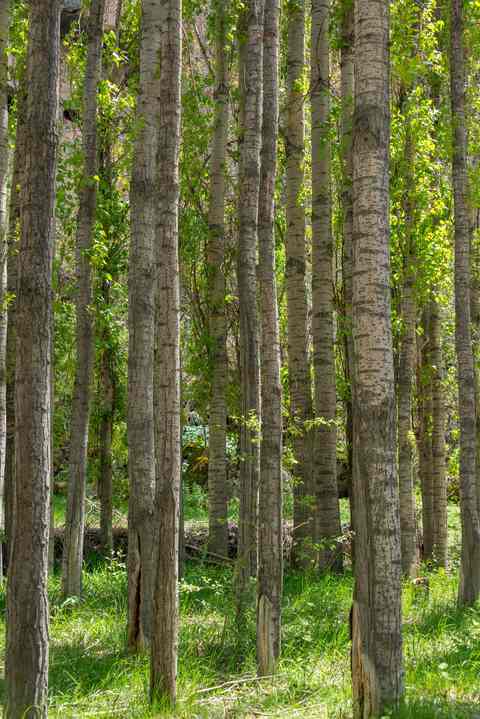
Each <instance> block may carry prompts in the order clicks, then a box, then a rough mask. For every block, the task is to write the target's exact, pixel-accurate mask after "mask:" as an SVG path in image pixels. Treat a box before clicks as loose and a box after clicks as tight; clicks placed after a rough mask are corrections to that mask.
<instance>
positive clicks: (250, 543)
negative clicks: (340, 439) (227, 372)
mask: <svg viewBox="0 0 480 719" xmlns="http://www.w3.org/2000/svg"><path fill="white" fill-rule="evenodd" d="M263 14H264V2H263V0H249V2H247V3H246V5H245V9H244V19H245V33H244V35H245V39H244V45H243V48H242V53H243V61H242V63H241V76H240V92H241V96H242V116H243V117H242V119H243V122H242V127H241V132H242V142H241V146H240V168H239V204H238V214H239V236H238V268H237V272H238V292H239V302H240V377H241V402H242V426H241V431H240V454H241V463H240V478H239V485H240V517H239V538H238V560H237V570H236V601H237V607H236V611H237V623H238V628H239V630H240V629H241V627H243V623H244V621H245V616H244V609H245V602H246V601H247V591H248V587H249V582H250V575H252V574H254V573H255V572H256V566H257V562H256V558H257V508H258V502H257V495H258V480H259V471H260V453H259V442H258V438H259V434H260V427H259V422H260V367H259V336H258V335H259V323H258V310H257V274H256V273H257V234H258V227H257V223H258V201H259V188H260V148H261V134H262V58H263Z"/></svg>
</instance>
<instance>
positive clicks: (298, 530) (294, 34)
mask: <svg viewBox="0 0 480 719" xmlns="http://www.w3.org/2000/svg"><path fill="white" fill-rule="evenodd" d="M287 22H288V48H287V128H286V139H285V143H286V148H285V149H286V162H287V188H286V189H287V207H286V215H287V235H286V278H285V283H286V291H287V332H288V377H289V387H290V421H291V423H292V425H293V454H294V458H295V462H296V464H295V467H294V470H293V474H294V485H293V527H294V529H293V548H292V560H293V562H294V563H295V564H297V565H298V566H304V567H306V566H311V565H312V564H313V562H314V561H315V554H316V553H315V551H314V547H313V517H314V514H315V498H314V494H315V491H314V487H313V478H312V454H313V439H314V436H313V435H314V432H313V431H312V430H311V429H309V428H308V427H307V424H306V423H308V422H309V421H311V420H312V392H311V385H310V367H309V360H308V302H307V278H306V246H305V207H304V204H303V201H302V192H303V181H304V170H303V167H304V152H305V118H304V111H303V107H304V102H305V98H304V93H303V90H302V80H303V73H304V65H305V3H304V0H298V2H294V3H288V5H287Z"/></svg>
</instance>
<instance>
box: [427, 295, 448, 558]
mask: <svg viewBox="0 0 480 719" xmlns="http://www.w3.org/2000/svg"><path fill="white" fill-rule="evenodd" d="M430 347H431V361H432V458H433V465H432V483H433V516H434V532H433V554H434V557H435V561H436V563H437V564H438V565H439V566H440V567H444V568H446V566H447V552H448V515H447V477H446V448H445V421H446V408H445V399H444V388H443V359H442V322H441V315H440V306H439V304H438V302H437V301H436V300H432V302H431V311H430Z"/></svg>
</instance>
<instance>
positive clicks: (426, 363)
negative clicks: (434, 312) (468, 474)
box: [417, 307, 434, 561]
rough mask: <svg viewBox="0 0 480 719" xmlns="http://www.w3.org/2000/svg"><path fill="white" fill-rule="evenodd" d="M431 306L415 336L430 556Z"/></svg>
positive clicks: (428, 553)
mask: <svg viewBox="0 0 480 719" xmlns="http://www.w3.org/2000/svg"><path fill="white" fill-rule="evenodd" d="M430 323H431V317H430V307H427V308H426V309H425V310H424V312H423V317H422V328H423V334H422V335H420V336H419V337H418V338H417V406H418V428H417V446H418V472H419V477H420V487H421V491H422V527H423V559H424V560H425V561H431V560H433V548H434V514H433V444H432V424H433V403H432V402H433V396H432V369H431V339H430V337H431V332H430Z"/></svg>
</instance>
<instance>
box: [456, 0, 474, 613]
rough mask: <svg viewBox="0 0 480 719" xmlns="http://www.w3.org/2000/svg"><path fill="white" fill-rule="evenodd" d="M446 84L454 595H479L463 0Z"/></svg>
mask: <svg viewBox="0 0 480 719" xmlns="http://www.w3.org/2000/svg"><path fill="white" fill-rule="evenodd" d="M450 20H451V47H450V88H451V105H452V125H453V148H452V149H453V156H452V181H453V200H454V221H455V346H456V353H457V368H458V405H459V414H460V514H461V520H462V556H461V567H460V587H459V595H458V600H459V603H460V604H461V605H471V604H473V603H474V602H475V601H476V600H477V599H478V596H479V595H480V518H479V513H478V498H477V479H476V413H475V393H474V392H473V388H474V386H475V373H474V366H473V350H472V335H471V328H470V320H471V317H470V273H471V264H470V231H469V228H470V211H469V202H468V192H469V188H468V174H467V130H466V121H465V86H466V78H465V59H464V40H463V33H464V18H463V2H462V0H452V5H451V19H450Z"/></svg>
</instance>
